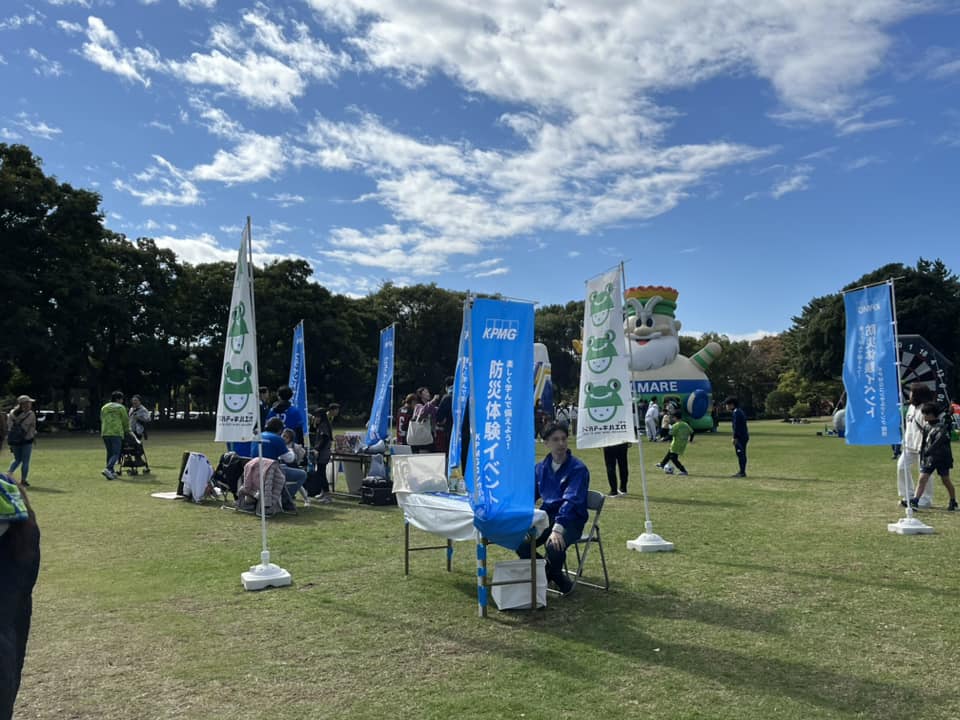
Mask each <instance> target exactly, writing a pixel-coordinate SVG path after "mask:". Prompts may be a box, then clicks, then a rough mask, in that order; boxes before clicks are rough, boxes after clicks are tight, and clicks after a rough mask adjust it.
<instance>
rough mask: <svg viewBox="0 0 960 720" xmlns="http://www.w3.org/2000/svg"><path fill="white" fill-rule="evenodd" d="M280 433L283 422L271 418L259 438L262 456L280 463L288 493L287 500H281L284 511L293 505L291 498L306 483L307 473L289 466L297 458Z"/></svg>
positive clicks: (276, 418)
mask: <svg viewBox="0 0 960 720" xmlns="http://www.w3.org/2000/svg"><path fill="white" fill-rule="evenodd" d="M282 432H283V420H281V419H280V418H278V417H272V418H270V419H269V420H267V427H266V428H265V429H264V431H263V433H262V434H261V435H260V438H261V441H262V443H263V456H264V457H265V458H269V459H270V460H279V461H280V469H281V470H282V471H283V476H284V479H285V481H286V485H287V491H288V492H289V493H290V497H289V498H284V499H283V504H284V506H285V507H284V509H290V507H289V506H290V505H292V504H293V498H295V497H296V496H297V493H298V492H299V491H300V488H301V487H303V484H304V483H305V482H306V481H307V473H306V472H305V471H303V470H301V469H300V468H297V467H292V466H291V464H293V463H295V462H296V460H297V456H296V455H295V454H294V452H293V450H291V449H290V448H288V447H287V444H286V443H285V442H284V441H283V437H281V435H280V433H282Z"/></svg>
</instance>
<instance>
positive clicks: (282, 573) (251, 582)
mask: <svg viewBox="0 0 960 720" xmlns="http://www.w3.org/2000/svg"><path fill="white" fill-rule="evenodd" d="M246 235H247V273H248V275H249V277H250V283H249V288H250V298H249V303H250V316H251V317H253V318H256V316H257V312H256V305H255V304H254V295H255V294H256V293H254V291H253V232H252V226H251V223H250V216H249V215H247V228H246ZM254 374H255V375H256V377H255V378H254V382H253V387H254V388H256V389H257V391H258V392H259V388H260V370H259V368H258V367H257V363H254ZM254 436H255V438H256V440H255V442H256V443H257V458H258V462H257V469H258V470H259V472H260V537H261V550H260V563H259V564H258V565H251V566H250V570H249V571H248V572H244V573H240V581H241V582H242V583H243V587H244V589H245V590H263V589H265V588H268V587H282V586H284V585H290V584H291V583H292V582H293V578H292V577H291V576H290V573H289V572H287V571H286V570H284V569H283V568H282V567H280V566H279V565H274V564H273V563H272V562H270V550H269V548H268V547H267V511H266V506H267V503H266V493H264V488H263V480H264V468H263V428H261V427H260V407H259V406H257V420H256V429H255V431H254Z"/></svg>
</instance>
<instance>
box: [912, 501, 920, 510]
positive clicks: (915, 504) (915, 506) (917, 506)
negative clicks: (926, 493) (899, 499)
mask: <svg viewBox="0 0 960 720" xmlns="http://www.w3.org/2000/svg"><path fill="white" fill-rule="evenodd" d="M910 507H912V508H913V509H914V510H919V509H920V501H919V500H917V498H910Z"/></svg>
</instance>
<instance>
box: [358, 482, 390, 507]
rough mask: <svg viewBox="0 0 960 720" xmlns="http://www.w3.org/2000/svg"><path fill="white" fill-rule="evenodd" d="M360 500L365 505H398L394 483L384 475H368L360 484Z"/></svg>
mask: <svg viewBox="0 0 960 720" xmlns="http://www.w3.org/2000/svg"><path fill="white" fill-rule="evenodd" d="M360 502H361V503H362V504H364V505H396V504H397V496H396V495H394V494H393V483H392V482H390V481H389V480H387V479H386V478H382V477H366V478H364V480H363V484H362V485H361V486H360Z"/></svg>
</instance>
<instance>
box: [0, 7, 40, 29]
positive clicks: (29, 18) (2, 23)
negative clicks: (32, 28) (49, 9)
mask: <svg viewBox="0 0 960 720" xmlns="http://www.w3.org/2000/svg"><path fill="white" fill-rule="evenodd" d="M42 22H43V15H42V14H39V13H35V12H32V13H30V14H29V15H11V16H10V17H8V18H6V19H3V20H0V31H2V30H19V29H20V28H22V27H25V26H27V25H40V24H41V23H42Z"/></svg>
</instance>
